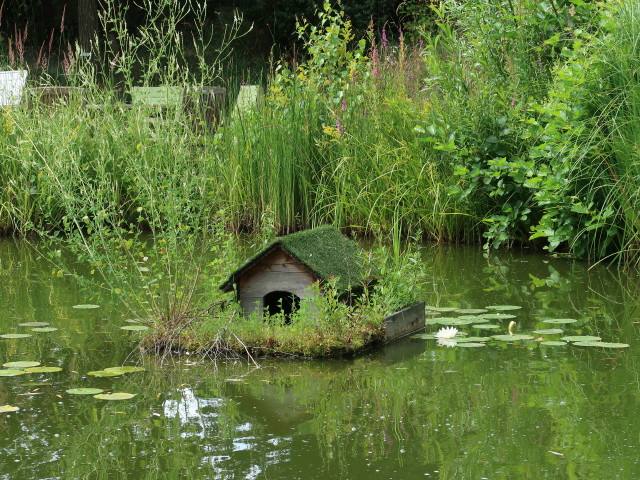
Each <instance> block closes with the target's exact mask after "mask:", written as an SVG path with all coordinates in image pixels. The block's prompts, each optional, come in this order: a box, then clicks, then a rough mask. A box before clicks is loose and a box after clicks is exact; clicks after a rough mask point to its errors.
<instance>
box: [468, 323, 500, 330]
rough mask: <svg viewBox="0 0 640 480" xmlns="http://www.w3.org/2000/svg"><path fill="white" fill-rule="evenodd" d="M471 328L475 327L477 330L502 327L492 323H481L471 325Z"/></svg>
mask: <svg viewBox="0 0 640 480" xmlns="http://www.w3.org/2000/svg"><path fill="white" fill-rule="evenodd" d="M472 328H477V329H479V330H497V329H499V328H502V327H501V326H500V325H495V324H493V323H481V324H480V325H472Z"/></svg>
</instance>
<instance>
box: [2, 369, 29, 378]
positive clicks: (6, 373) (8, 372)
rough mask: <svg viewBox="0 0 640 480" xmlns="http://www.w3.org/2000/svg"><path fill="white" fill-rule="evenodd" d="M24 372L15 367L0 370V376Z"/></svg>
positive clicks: (16, 374) (10, 375) (12, 375)
mask: <svg viewBox="0 0 640 480" xmlns="http://www.w3.org/2000/svg"><path fill="white" fill-rule="evenodd" d="M24 374H25V371H24V370H17V369H7V370H0V377H17V376H18V375H24Z"/></svg>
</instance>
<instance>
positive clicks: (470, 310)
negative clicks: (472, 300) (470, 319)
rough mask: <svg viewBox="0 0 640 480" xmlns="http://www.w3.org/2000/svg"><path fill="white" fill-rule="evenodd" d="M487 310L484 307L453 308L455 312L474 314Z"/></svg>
mask: <svg viewBox="0 0 640 480" xmlns="http://www.w3.org/2000/svg"><path fill="white" fill-rule="evenodd" d="M486 311H487V309H486V308H458V309H456V310H455V312H456V313H463V314H468V315H475V314H476V313H485V312H486Z"/></svg>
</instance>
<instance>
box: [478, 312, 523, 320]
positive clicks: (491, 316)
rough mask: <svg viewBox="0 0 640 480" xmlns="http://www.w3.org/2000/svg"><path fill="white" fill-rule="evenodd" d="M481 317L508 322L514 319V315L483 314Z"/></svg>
mask: <svg viewBox="0 0 640 480" xmlns="http://www.w3.org/2000/svg"><path fill="white" fill-rule="evenodd" d="M482 317H483V318H486V319H489V320H509V319H511V318H516V316H515V315H512V314H510V313H485V314H483V315H482Z"/></svg>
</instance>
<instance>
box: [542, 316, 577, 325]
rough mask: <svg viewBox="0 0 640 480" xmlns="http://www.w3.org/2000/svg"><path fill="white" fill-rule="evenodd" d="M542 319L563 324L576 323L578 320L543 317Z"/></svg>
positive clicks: (545, 321)
mask: <svg viewBox="0 0 640 480" xmlns="http://www.w3.org/2000/svg"><path fill="white" fill-rule="evenodd" d="M541 321H542V322H544V323H553V324H558V325H563V324H567V323H576V322H577V321H578V320H576V319H575V318H543V319H542V320H541Z"/></svg>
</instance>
